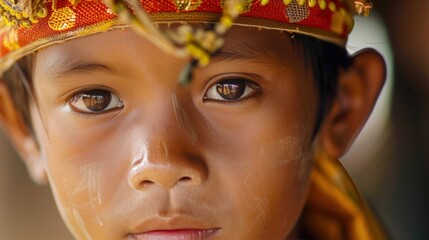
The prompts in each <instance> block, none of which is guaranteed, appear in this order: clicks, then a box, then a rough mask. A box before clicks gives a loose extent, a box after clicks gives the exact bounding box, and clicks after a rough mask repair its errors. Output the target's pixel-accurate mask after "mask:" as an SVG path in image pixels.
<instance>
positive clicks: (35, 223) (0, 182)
mask: <svg viewBox="0 0 429 240" xmlns="http://www.w3.org/2000/svg"><path fill="white" fill-rule="evenodd" d="M0 239H5V240H6V239H7V240H21V239H22V240H24V239H26V240H27V239H28V240H39V239H40V240H51V239H52V240H68V239H73V238H72V237H71V235H70V234H69V233H68V231H67V229H66V227H65V226H64V224H63V221H62V220H61V218H60V216H59V214H58V211H57V209H56V206H55V203H54V200H53V197H52V195H51V192H50V189H49V187H48V186H38V185H36V184H35V183H33V182H32V181H31V179H30V178H29V176H28V174H27V170H26V168H25V166H24V164H23V163H22V162H21V160H20V159H19V157H18V156H17V155H16V153H15V151H13V150H12V146H11V145H10V144H9V143H8V142H7V141H6V139H5V137H4V135H3V133H2V132H1V131H0Z"/></svg>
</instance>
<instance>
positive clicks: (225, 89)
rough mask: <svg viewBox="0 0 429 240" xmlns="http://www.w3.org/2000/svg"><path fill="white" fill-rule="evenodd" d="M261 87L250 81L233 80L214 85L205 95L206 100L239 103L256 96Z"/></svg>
mask: <svg viewBox="0 0 429 240" xmlns="http://www.w3.org/2000/svg"><path fill="white" fill-rule="evenodd" d="M258 88H259V87H258V86H257V85H256V84H255V83H253V82H251V81H248V80H245V79H239V78H232V79H225V80H221V81H220V82H218V83H216V84H214V85H212V86H211V87H210V88H209V89H207V92H206V93H205V95H204V100H215V101H223V102H227V101H238V100H243V99H245V98H246V97H248V96H251V95H252V94H254V93H255V92H256V91H257V89H258Z"/></svg>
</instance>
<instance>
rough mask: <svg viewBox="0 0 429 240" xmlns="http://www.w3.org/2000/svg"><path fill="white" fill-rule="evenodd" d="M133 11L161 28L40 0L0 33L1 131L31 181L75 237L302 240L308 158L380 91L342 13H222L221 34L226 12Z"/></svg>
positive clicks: (372, 61) (334, 151)
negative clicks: (45, 190)
mask: <svg viewBox="0 0 429 240" xmlns="http://www.w3.org/2000/svg"><path fill="white" fill-rule="evenodd" d="M36 2H37V1H36ZM54 2H55V1H54ZM141 2H142V6H143V8H144V9H145V11H146V12H147V13H149V15H148V16H150V17H151V18H152V20H153V21H154V22H156V23H157V24H158V25H157V26H156V28H154V29H157V30H153V29H152V30H151V29H150V27H154V26H153V25H150V24H149V23H147V22H145V21H144V20H145V18H144V17H145V16H147V15H144V16H141V15H140V18H136V17H135V15H134V14H132V12H133V11H134V12H137V13H138V14H136V15H137V16H139V14H143V13H142V12H141V10H136V9H135V8H133V7H131V6H134V5H132V4H130V3H127V2H121V1H116V2H113V1H112V2H110V1H106V4H111V5H109V6H114V7H117V9H115V8H113V7H112V8H113V10H112V9H110V8H106V7H105V5H104V4H103V3H102V2H99V1H85V0H83V1H81V2H79V3H75V5H74V6H72V4H71V3H69V2H66V1H58V2H55V4H56V5H57V6H54V7H52V6H51V3H45V2H42V1H40V2H38V4H39V5H46V8H41V9H44V10H41V11H40V14H39V15H40V17H39V19H37V21H38V22H36V21H34V22H32V21H30V20H29V23H21V22H19V21H18V20H19V19H18V18H17V17H16V18H17V19H18V20H17V22H15V23H17V24H18V25H20V24H21V26H20V27H12V28H11V29H9V30H8V31H9V32H7V33H6V35H4V36H3V39H4V41H3V42H4V46H3V51H4V52H3V56H2V58H3V60H2V62H1V66H3V68H2V69H1V70H2V71H3V72H4V74H3V80H1V81H0V120H1V123H2V125H3V127H4V130H5V131H6V133H8V134H9V136H10V139H11V141H12V142H13V143H14V144H15V146H16V148H17V150H18V152H19V153H20V154H21V156H22V158H23V159H24V161H25V163H26V164H27V166H28V168H29V170H30V173H31V175H32V176H33V178H34V179H35V180H36V181H38V182H44V181H48V182H49V184H50V185H51V188H52V191H53V194H54V197H55V200H56V203H57V205H58V208H59V210H60V213H61V215H62V217H63V219H64V221H65V222H66V224H67V226H68V227H69V229H70V231H71V232H72V233H73V234H74V236H75V237H76V238H78V239H285V238H287V237H299V236H302V234H303V233H302V227H301V225H300V224H299V219H300V216H302V214H303V209H304V206H305V205H306V203H307V199H308V195H309V191H310V190H309V189H310V183H311V181H310V173H311V171H312V170H313V169H314V164H313V162H314V160H313V159H314V156H315V154H316V153H320V152H323V154H324V155H326V156H329V158H332V159H336V158H339V157H340V156H341V155H342V154H343V153H344V152H345V151H346V150H347V148H348V147H349V145H350V144H351V142H352V141H353V139H354V137H355V136H356V134H357V133H358V132H359V130H360V128H361V127H362V125H363V124H364V122H365V120H366V118H367V117H368V115H369V113H370V111H371V109H372V107H373V104H374V102H375V100H376V98H377V96H378V93H379V91H380V89H381V86H382V84H383V81H384V63H383V60H382V58H381V57H380V56H379V55H378V54H377V53H376V52H374V51H373V50H366V51H362V52H360V53H359V54H357V55H355V56H348V55H347V52H346V51H345V50H344V43H345V40H346V37H347V34H348V32H349V31H350V30H351V25H352V20H351V14H352V11H353V10H352V8H351V7H350V3H351V2H352V1H344V2H343V1H339V0H336V1H329V0H326V1H325V0H319V1H312V0H309V1H305V0H304V1H298V0H297V1H295V0H292V1H280V0H272V1H269V2H268V4H266V5H265V2H266V1H231V2H238V3H240V2H243V3H244V5H245V6H244V7H245V9H244V13H243V14H244V15H242V16H241V17H239V18H238V19H235V18H234V16H232V17H231V16H230V18H228V19H226V20H225V19H224V18H223V20H221V23H222V21H224V22H225V21H227V20H235V22H236V23H237V24H235V25H233V26H232V27H231V29H229V31H228V32H226V33H224V32H219V31H217V29H216V26H223V27H227V28H229V25H228V24H224V25H222V24H217V25H216V21H217V20H216V21H215V22H214V20H213V19H219V18H220V16H221V15H222V14H221V13H220V11H221V10H222V7H223V8H224V9H226V8H227V7H226V5H227V4H228V1H219V0H210V1H209V0H206V1H141ZM4 3H9V2H8V1H2V4H0V5H1V8H2V9H3V10H4V11H12V10H9V9H8V8H7V7H5V5H3V4H4ZM10 4H12V3H10ZM121 4H122V5H121ZM128 4H129V5H128ZM12 5H13V4H12ZM18 5H19V3H18ZM21 5H22V6H24V4H21ZM39 5H38V6H39ZM95 5H96V6H97V7H91V6H95ZM103 6H104V7H103ZM238 6H241V5H238ZM362 6H365V7H366V5H362ZM121 7H122V8H124V7H129V9H128V10H131V9H134V10H131V11H130V12H127V11H126V10H123V9H122V8H121ZM88 9H91V11H89V10H88ZM118 9H119V10H118ZM121 9H122V10H121ZM237 9H238V10H237V11H240V10H241V8H240V7H237ZM97 10H98V12H97ZM114 10H118V14H119V15H121V13H123V15H126V16H127V17H125V19H127V20H126V21H128V22H125V23H130V24H131V25H134V26H135V25H137V28H138V29H139V30H140V31H135V30H134V29H133V28H128V27H127V26H126V25H122V24H123V23H124V22H118V20H116V17H115V15H114V14H112V12H115V11H114ZM43 11H47V12H46V13H45V14H43V13H44V12H43ZM121 11H122V12H121ZM15 12H16V11H15ZM225 12H226V11H225ZM225 12H224V14H223V16H224V17H225V15H227V16H228V14H226V13H225ZM25 14H28V13H25ZM108 14H110V15H111V19H108V18H107V17H106V16H107V15H108ZM279 14H283V15H279ZM45 15H46V16H45ZM110 15H109V16H110ZM14 16H15V15H14ZM22 16H24V15H23V14H22V13H21V17H22ZM281 17H283V19H282V18H281ZM82 19H83V20H82ZM8 20H9V21H10V22H11V24H12V25H13V24H15V23H13V22H12V21H13V20H15V19H13V18H11V19H8ZM84 20H85V21H84ZM146 20H147V19H146ZM91 21H93V22H91ZM136 22H139V23H136ZM142 23H144V24H142ZM26 24H30V26H26ZM43 24H45V25H43ZM182 24H187V26H190V27H192V28H194V29H204V30H206V31H207V32H212V33H213V38H214V39H216V40H214V41H213V42H216V41H218V42H224V44H223V45H222V47H220V43H219V44H218V45H219V47H213V48H208V47H205V45H204V44H205V42H204V40H202V41H200V40H199V37H198V34H200V35H201V34H203V33H202V32H200V33H199V32H198V31H197V30H195V31H194V32H189V34H188V35H187V36H188V38H191V37H192V38H195V39H196V40H193V41H194V42H192V41H191V42H186V41H182V42H181V40H175V36H176V35H174V34H175V33H179V32H181V31H184V30H183V29H185V28H183V27H182ZM142 26H143V27H142ZM28 27H29V28H28ZM218 28H220V27H218ZM148 29H149V30H148ZM210 29H211V30H210ZM106 30H109V31H106ZM145 30H147V32H149V34H148V33H147V32H146V33H143V34H140V33H141V32H142V31H145ZM204 30H201V31H204ZM32 31H33V32H32ZM152 31H155V32H152ZM32 33H34V34H35V35H30V34H32ZM92 33H97V34H92ZM14 34H15V35H14ZM154 34H161V35H160V36H156V37H152V38H151V36H153V35H154ZM185 35H186V34H185ZM14 36H15V37H16V39H15V40H16V41H15V43H16V45H13V40H14V39H13V37H14ZM34 36H38V38H36V37H34ZM144 36H146V37H144ZM177 36H179V34H178V35H177ZM177 36H176V37H177ZM162 40H165V41H166V42H170V43H162V42H160V41H162ZM206 41H208V40H206ZM181 43H182V44H183V46H181V45H180V44H181ZM171 46H173V47H174V49H186V50H187V51H188V52H189V53H190V55H184V54H183V52H184V51H181V50H180V51H179V50H174V49H173V50H171V49H172V48H171ZM208 46H214V45H213V44H212V45H208ZM182 47H183V48H182ZM168 49H170V50H168ZM195 49H196V50H195ZM199 50H201V51H202V52H203V54H202V55H203V56H202V57H201V54H199V53H198V51H199ZM212 50H213V51H212ZM172 52H175V53H174V54H172ZM204 54H205V55H204ZM182 55H184V57H183V56H182ZM208 57H209V58H210V59H209V60H210V61H209V62H208V59H207V58H208ZM17 58H20V60H18V61H15V60H17ZM189 62H191V64H189ZM184 69H187V70H188V71H186V70H185V71H184ZM184 75H185V77H183V76H184ZM179 76H182V78H189V79H191V80H192V81H191V83H189V85H187V86H183V85H182V84H180V83H179V82H178V78H179Z"/></svg>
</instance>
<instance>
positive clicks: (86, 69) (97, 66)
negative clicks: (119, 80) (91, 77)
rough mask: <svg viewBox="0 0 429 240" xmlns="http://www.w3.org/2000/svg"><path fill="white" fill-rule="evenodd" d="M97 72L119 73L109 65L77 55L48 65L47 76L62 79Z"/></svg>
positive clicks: (68, 56)
mask: <svg viewBox="0 0 429 240" xmlns="http://www.w3.org/2000/svg"><path fill="white" fill-rule="evenodd" d="M96 71H103V72H109V73H117V71H116V69H115V68H114V67H112V66H110V65H109V64H106V63H103V62H98V61H97V60H87V59H83V58H82V57H78V56H77V55H76V54H69V55H66V56H61V58H59V59H58V61H55V62H54V63H53V64H51V65H48V67H47V75H48V76H50V77H52V78H53V79H61V78H63V77H66V76H69V75H81V74H87V73H91V72H96Z"/></svg>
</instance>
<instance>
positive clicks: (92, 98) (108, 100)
mask: <svg viewBox="0 0 429 240" xmlns="http://www.w3.org/2000/svg"><path fill="white" fill-rule="evenodd" d="M69 105H70V107H71V108H73V110H75V111H77V112H80V113H87V114H96V113H103V112H106V111H109V110H113V109H118V108H122V107H123V105H124V104H123V102H122V100H121V99H119V97H118V96H117V95H116V94H114V93H112V92H111V91H108V90H103V89H93V90H86V91H82V92H80V93H78V94H76V95H74V96H73V97H72V98H71V99H70V101H69Z"/></svg>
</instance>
